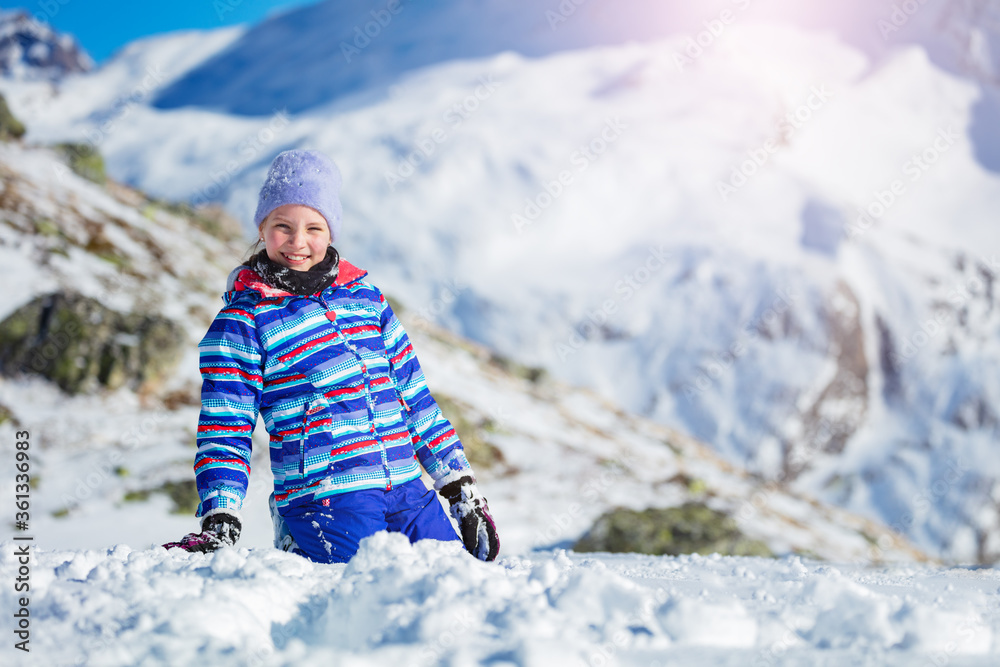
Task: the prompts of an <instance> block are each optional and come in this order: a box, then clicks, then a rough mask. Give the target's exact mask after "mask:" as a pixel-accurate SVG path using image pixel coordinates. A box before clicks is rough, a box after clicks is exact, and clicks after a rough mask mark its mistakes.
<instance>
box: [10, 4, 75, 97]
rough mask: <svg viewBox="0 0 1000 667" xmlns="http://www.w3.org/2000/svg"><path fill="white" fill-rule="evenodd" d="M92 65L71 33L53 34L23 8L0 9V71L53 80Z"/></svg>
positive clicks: (21, 76) (17, 75)
mask: <svg viewBox="0 0 1000 667" xmlns="http://www.w3.org/2000/svg"><path fill="white" fill-rule="evenodd" d="M93 68H94V61H93V60H92V59H91V58H90V56H89V55H87V53H85V52H84V51H83V49H81V48H80V46H79V45H78V44H77V43H76V40H75V39H74V38H73V37H72V35H64V34H59V33H57V32H56V31H55V30H53V29H52V28H51V27H49V26H48V25H46V24H44V23H41V22H40V21H38V20H37V19H35V18H34V17H32V16H31V15H30V14H28V13H27V12H25V11H23V10H15V11H4V10H0V72H2V73H3V74H4V75H5V76H8V77H13V78H28V79H45V80H54V79H59V78H61V77H63V76H66V75H68V74H74V73H80V72H89V71H90V70H92V69H93Z"/></svg>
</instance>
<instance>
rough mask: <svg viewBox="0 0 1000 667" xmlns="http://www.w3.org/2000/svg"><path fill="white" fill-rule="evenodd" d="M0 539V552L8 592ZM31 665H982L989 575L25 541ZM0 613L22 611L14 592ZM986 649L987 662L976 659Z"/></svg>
mask: <svg viewBox="0 0 1000 667" xmlns="http://www.w3.org/2000/svg"><path fill="white" fill-rule="evenodd" d="M13 547H14V544H13V543H12V542H9V541H7V542H3V543H2V544H0V575H2V576H4V577H6V578H7V579H8V580H11V579H12V578H13V577H14V575H15V571H16V568H17V567H18V563H17V560H16V558H15V557H14V556H13V553H14V548H13ZM31 573H32V574H31V576H32V579H31V585H32V596H31V600H30V608H29V609H30V615H31V625H30V632H31V635H30V644H29V645H28V646H29V647H30V649H31V653H30V654H20V653H19V652H18V651H16V650H14V649H13V648H12V647H10V646H4V648H3V649H2V650H3V656H4V659H5V664H10V665H17V666H20V665H34V664H38V661H39V660H41V661H43V662H44V663H45V664H51V665H76V664H87V665H107V666H109V667H110V666H116V665H138V664H141V665H190V664H192V663H198V664H213V665H247V664H251V665H268V666H269V665H292V664H310V663H317V664H329V665H338V666H341V665H343V666H355V665H372V664H385V663H394V664H403V665H438V664H448V665H462V666H465V665H483V664H511V665H523V666H526V667H534V666H536V665H537V666H540V665H552V664H559V665H603V664H618V665H630V666H631V665H635V666H637V667H638V666H640V665H642V666H644V667H649V666H650V665H660V666H663V665H677V666H679V665H713V666H722V665H734V666H735V665H775V666H786V665H787V666H790V665H806V664H808V665H831V666H832V665H914V664H948V665H990V664H994V663H995V662H996V660H997V655H998V652H1000V647H998V643H997V639H996V638H997V636H998V632H1000V625H998V624H1000V617H998V615H997V594H996V588H997V586H998V574H997V572H996V570H994V569H981V570H967V569H953V570H944V571H942V570H937V569H931V568H925V567H914V566H897V567H894V568H891V569H874V570H873V569H864V568H857V567H852V566H837V567H833V566H830V565H820V564H817V563H815V562H810V561H802V560H800V559H799V558H798V557H792V558H788V559H782V560H770V559H758V558H720V557H718V556H715V557H702V556H696V555H695V556H681V557H675V558H669V557H648V556H636V555H608V554H597V555H587V556H582V555H575V554H567V553H565V552H563V551H561V550H560V551H556V552H555V553H536V554H531V555H527V556H519V557H504V558H501V560H500V561H499V562H497V563H495V564H494V563H481V562H479V561H476V560H474V559H472V558H470V557H469V556H468V555H467V554H465V553H463V552H462V551H461V549H460V547H458V546H457V545H455V544H447V543H440V542H432V541H424V542H419V543H417V544H416V545H412V546H411V545H410V544H409V543H408V542H407V541H406V539H405V538H401V537H400V536H399V535H394V534H389V533H384V534H380V535H376V536H374V537H371V538H367V539H365V540H363V541H362V544H361V549H360V551H359V552H358V554H357V555H356V556H355V557H354V559H352V561H351V562H350V563H348V564H347V565H340V564H336V565H317V564H314V563H310V562H308V561H306V560H304V559H302V558H298V557H296V556H292V555H289V554H286V553H282V552H279V551H277V550H273V549H268V550H263V549H251V550H247V549H229V548H226V549H223V550H221V551H218V552H216V553H214V554H180V553H178V552H176V551H173V552H167V551H165V550H163V549H155V550H146V551H137V550H133V549H130V548H129V547H127V546H124V545H120V546H118V547H115V548H113V549H107V550H95V551H62V550H51V549H42V548H39V549H38V550H37V551H36V552H35V558H34V561H33V564H32V571H31ZM0 599H2V602H3V604H4V605H5V608H7V609H15V610H16V609H19V607H18V606H17V605H18V601H17V600H16V598H15V594H14V592H13V591H12V590H11V587H4V589H3V592H2V593H0ZM991 656H992V657H991Z"/></svg>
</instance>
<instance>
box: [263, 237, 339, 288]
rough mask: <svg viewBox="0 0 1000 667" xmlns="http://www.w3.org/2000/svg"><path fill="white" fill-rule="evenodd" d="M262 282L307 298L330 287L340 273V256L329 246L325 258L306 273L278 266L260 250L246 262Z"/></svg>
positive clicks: (265, 252)
mask: <svg viewBox="0 0 1000 667" xmlns="http://www.w3.org/2000/svg"><path fill="white" fill-rule="evenodd" d="M246 266H248V267H250V268H251V269H252V270H253V271H255V272H256V273H257V275H259V276H260V277H261V278H262V279H263V280H264V282H266V283H267V284H268V285H270V286H271V287H276V288H278V289H281V290H284V291H286V292H291V293H292V294H297V295H299V296H309V295H310V294H316V293H317V292H321V291H323V290H325V289H326V288H327V287H329V286H330V285H332V284H333V283H334V282H335V281H336V280H337V276H338V275H339V273H340V254H339V253H338V252H337V249H336V248H334V247H333V246H330V247H329V248H327V249H326V257H324V258H323V261H321V262H320V263H319V264H316V265H315V266H313V267H312V268H311V269H309V270H308V271H296V270H295V269H290V268H288V267H287V266H282V265H281V264H278V263H277V262H275V261H274V260H273V259H271V258H270V257H268V256H267V250H261V251H260V252H258V253H257V254H256V255H254V256H253V257H251V258H250V259H248V260H247V261H246Z"/></svg>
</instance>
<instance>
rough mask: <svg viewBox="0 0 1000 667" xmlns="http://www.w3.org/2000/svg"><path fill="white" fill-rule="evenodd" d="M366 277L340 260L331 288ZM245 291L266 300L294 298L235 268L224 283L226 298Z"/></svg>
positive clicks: (245, 269) (251, 272) (253, 273)
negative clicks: (252, 292) (256, 294)
mask: <svg viewBox="0 0 1000 667" xmlns="http://www.w3.org/2000/svg"><path fill="white" fill-rule="evenodd" d="M366 275H368V272H367V271H365V270H364V269H361V268H358V267H356V266H354V265H353V264H351V263H350V262H348V261H347V260H346V259H344V258H341V259H340V271H339V273H338V274H337V280H336V281H334V283H333V286H334V287H340V286H341V285H349V284H350V283H353V282H355V281H357V280H360V279H361V278H364V277H365V276H366ZM247 290H252V291H254V292H258V293H260V295H261V296H263V297H264V298H267V299H273V298H284V297H289V296H296V295H294V294H292V293H291V292H286V291H285V290H282V289H278V288H276V287H271V286H270V285H268V284H267V283H265V282H264V281H263V280H262V279H261V277H260V276H259V275H257V272H256V271H254V270H253V269H251V268H249V267H247V266H243V265H240V266H237V267H236V268H235V269H233V270H232V271H231V272H230V274H229V279H228V280H227V281H226V296H227V297H228V298H229V299H231V298H233V297H235V296H236V293H237V292H243V291H247Z"/></svg>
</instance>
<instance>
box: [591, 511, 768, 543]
mask: <svg viewBox="0 0 1000 667" xmlns="http://www.w3.org/2000/svg"><path fill="white" fill-rule="evenodd" d="M573 550H574V551H610V552H612V553H622V552H634V553H644V554H652V555H655V556H663V555H667V556H679V555H681V554H693V553H697V554H703V555H708V554H712V553H718V554H721V555H723V556H772V555H773V554H772V553H771V550H770V549H768V547H767V545H766V544H764V543H763V542H760V541H758V540H751V539H749V538H747V537H746V536H744V535H743V533H741V532H740V530H739V528H738V527H737V525H736V522H735V521H734V520H733V519H732V518H731V517H729V516H728V515H726V514H724V513H722V512H719V511H716V510H713V509H712V508H710V507H708V506H707V505H704V504H702V503H694V502H692V503H686V504H684V505H682V506H680V507H669V508H665V509H652V508H651V509H645V510H642V511H637V510H630V509H623V508H617V509H614V510H611V511H610V512H606V513H605V514H604V515H602V516H601V518H599V519H598V520H597V522H596V523H595V524H594V527H593V528H591V529H590V530H589V531H588V532H587V534H586V535H584V536H583V537H581V538H580V540H579V541H578V542H577V543H576V544H574V545H573Z"/></svg>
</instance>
